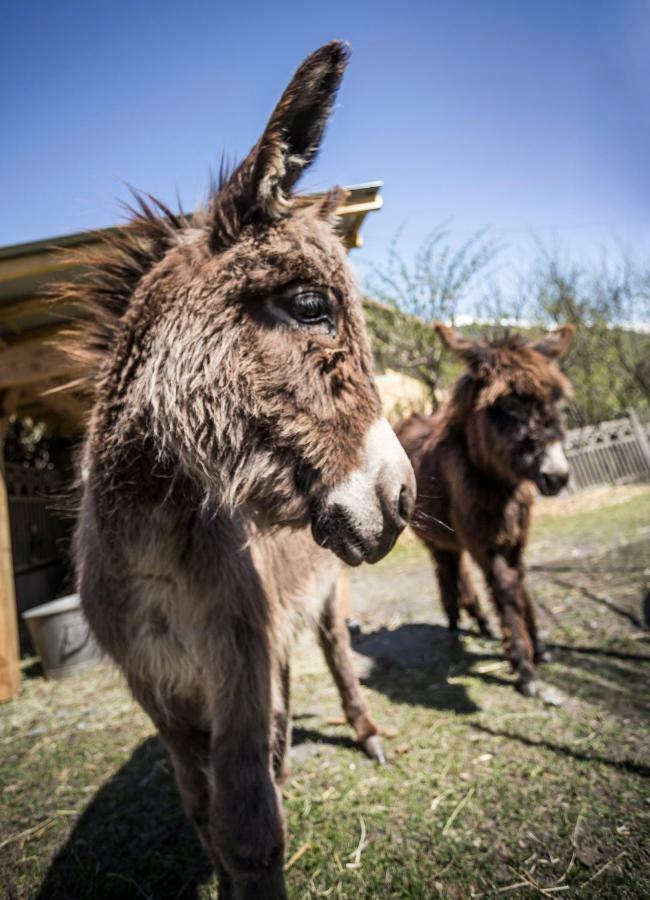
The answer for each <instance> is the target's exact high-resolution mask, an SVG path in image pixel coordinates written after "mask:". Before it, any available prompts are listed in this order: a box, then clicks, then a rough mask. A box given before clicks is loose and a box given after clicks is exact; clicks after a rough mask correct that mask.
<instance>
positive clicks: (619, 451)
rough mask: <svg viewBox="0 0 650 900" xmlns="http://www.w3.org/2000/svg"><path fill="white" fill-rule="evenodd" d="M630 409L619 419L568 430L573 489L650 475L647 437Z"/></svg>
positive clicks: (637, 418) (619, 482)
mask: <svg viewBox="0 0 650 900" xmlns="http://www.w3.org/2000/svg"><path fill="white" fill-rule="evenodd" d="M649 430H650V429H649V428H648V426H647V425H642V424H641V422H640V421H639V417H638V415H637V414H636V412H635V411H634V410H632V409H630V410H628V411H627V413H626V414H625V415H624V416H621V417H620V418H619V419H612V420H610V421H609V422H600V423H599V424H598V425H586V426H585V427H584V428H574V429H572V430H571V431H569V432H567V436H566V440H565V449H566V454H567V458H568V460H569V468H570V471H571V478H570V482H569V484H570V487H569V489H570V490H572V491H581V490H583V489H584V488H588V487H595V486H596V485H599V484H625V483H626V482H629V481H640V480H643V479H644V478H650V441H649V440H648V437H649V435H648V431H649Z"/></svg>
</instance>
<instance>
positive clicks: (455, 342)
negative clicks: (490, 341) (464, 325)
mask: <svg viewBox="0 0 650 900" xmlns="http://www.w3.org/2000/svg"><path fill="white" fill-rule="evenodd" d="M434 327H435V329H436V331H437V332H438V334H439V335H440V338H441V340H442V343H443V344H444V345H445V347H447V348H448V349H449V350H451V351H452V353H455V354H456V355H457V356H460V358H461V359H463V360H464V361H465V362H466V363H467V364H468V365H470V366H476V365H478V364H479V363H482V362H484V361H485V359H486V356H487V353H488V350H487V348H486V346H485V345H484V344H482V343H481V342H480V341H472V340H470V339H469V338H466V337H463V336H462V334H460V332H458V331H456V329H455V328H451V327H450V326H449V325H445V324H443V323H442V322H436V323H435V326H434Z"/></svg>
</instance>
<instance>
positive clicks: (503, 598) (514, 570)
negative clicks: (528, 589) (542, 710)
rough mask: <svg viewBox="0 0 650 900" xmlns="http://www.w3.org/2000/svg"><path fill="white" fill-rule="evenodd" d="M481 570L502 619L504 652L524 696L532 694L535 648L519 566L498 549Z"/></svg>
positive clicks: (535, 688) (535, 689)
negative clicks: (527, 616)
mask: <svg viewBox="0 0 650 900" xmlns="http://www.w3.org/2000/svg"><path fill="white" fill-rule="evenodd" d="M484 571H485V576H486V579H487V582H488V584H489V586H490V589H491V591H492V595H493V597H494V601H495V604H496V606H497V609H498V611H499V616H500V618H501V627H502V630H503V640H504V644H505V649H506V653H507V655H508V658H509V660H510V663H511V665H512V668H513V670H514V671H515V672H516V673H517V689H518V690H519V691H521V693H522V694H524V695H525V696H527V697H534V696H535V695H536V694H537V682H536V680H535V664H534V649H533V642H532V640H531V636H530V633H529V630H528V623H527V621H526V608H525V595H524V592H523V590H522V582H521V575H520V572H519V568H518V567H517V566H516V565H511V564H510V563H509V561H508V560H507V559H506V557H505V555H503V554H502V553H498V552H497V553H495V554H493V555H492V556H491V557H490V559H489V561H488V563H487V565H486V566H485V567H484Z"/></svg>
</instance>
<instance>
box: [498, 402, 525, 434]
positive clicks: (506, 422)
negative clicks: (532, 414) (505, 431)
mask: <svg viewBox="0 0 650 900" xmlns="http://www.w3.org/2000/svg"><path fill="white" fill-rule="evenodd" d="M490 416H491V418H492V421H493V422H494V423H495V424H496V425H497V427H499V428H507V427H509V426H510V427H512V426H515V425H523V424H524V422H526V421H527V420H528V411H527V410H526V407H525V406H524V405H523V403H521V401H519V400H517V399H516V398H515V397H505V398H504V399H503V400H499V401H498V402H497V403H495V404H494V405H493V406H491V407H490Z"/></svg>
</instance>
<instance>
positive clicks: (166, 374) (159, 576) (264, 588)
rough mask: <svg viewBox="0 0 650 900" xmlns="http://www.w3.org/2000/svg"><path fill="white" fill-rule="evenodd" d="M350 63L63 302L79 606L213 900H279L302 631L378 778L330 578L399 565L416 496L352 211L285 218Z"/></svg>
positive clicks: (327, 202)
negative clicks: (198, 206)
mask: <svg viewBox="0 0 650 900" xmlns="http://www.w3.org/2000/svg"><path fill="white" fill-rule="evenodd" d="M346 61H347V49H346V46H345V45H343V44H341V43H336V42H335V43H331V44H328V45H326V46H324V47H322V48H321V49H320V50H318V51H317V52H316V53H314V54H313V55H312V56H310V57H309V58H308V59H307V60H306V61H305V62H304V63H303V65H302V66H301V67H300V69H299V70H298V71H297V73H296V75H295V76H294V78H293V80H292V81H291V83H290V85H289V87H288V88H287V90H286V91H285V93H284V94H283V96H282V98H281V99H280V102H279V104H278V106H277V107H276V109H275V111H274V112H273V115H272V116H271V119H270V121H269V123H268V125H267V127H266V129H265V131H264V132H263V134H262V136H261V138H260V139H259V141H258V142H257V144H256V145H255V147H254V148H253V150H252V151H251V153H250V154H249V156H248V157H247V158H246V159H245V160H244V161H243V162H242V163H241V165H240V166H239V167H238V168H237V170H236V171H235V172H234V173H233V174H232V175H231V176H230V177H226V176H224V177H222V179H221V184H220V186H219V188H218V189H217V190H216V192H215V193H214V195H213V196H212V198H211V200H210V202H209V204H208V206H207V208H206V211H205V213H204V214H203V215H202V216H201V217H199V218H194V219H193V220H192V221H191V222H189V221H187V220H185V219H184V218H182V217H178V216H175V215H173V214H172V213H170V212H169V211H167V210H165V209H164V208H162V207H161V206H160V205H159V204H155V202H149V201H145V200H140V201H139V203H140V211H139V212H138V213H137V214H136V215H135V217H134V219H133V221H132V223H131V225H130V227H129V228H127V230H126V233H125V234H123V235H122V236H121V237H118V238H117V239H116V245H117V246H116V248H115V250H117V254H116V253H115V250H114V251H113V253H111V254H110V255H108V256H107V258H105V259H103V260H95V261H94V264H93V265H92V266H91V269H90V273H89V275H88V277H87V278H86V280H85V281H84V282H83V283H80V284H76V285H73V286H69V287H68V288H67V289H66V290H67V292H68V296H69V294H70V292H72V293H73V294H74V295H75V296H76V297H77V299H78V300H79V301H80V302H82V303H84V304H85V305H86V306H88V305H91V306H93V307H94V308H95V310H96V312H97V317H96V323H95V326H94V329H93V331H92V334H91V335H90V340H89V341H88V342H87V343H86V361H87V362H88V361H90V362H92V363H93V365H94V370H95V389H96V401H95V404H94V408H93V411H92V417H91V420H90V426H89V430H88V436H87V440H86V443H85V449H84V454H83V463H82V490H83V499H82V505H81V513H80V516H79V524H78V528H77V535H76V559H77V566H78V578H79V587H80V591H81V596H82V599H83V606H84V609H85V612H86V615H87V617H88V619H89V621H90V623H91V625H92V628H93V629H94V631H95V633H96V635H97V637H98V639H99V641H100V643H101V644H102V646H103V647H104V649H105V650H106V651H107V652H108V654H110V656H111V657H113V659H114V660H115V661H116V662H117V664H118V665H119V666H120V667H121V668H122V669H123V671H124V673H125V675H126V678H127V679H128V683H129V685H130V687H131V690H132V691H133V694H134V695H135V697H136V698H137V700H138V701H139V702H140V703H141V704H142V706H143V707H144V709H145V710H146V711H147V713H148V714H149V715H150V716H151V718H152V719H153V721H154V722H155V724H156V726H157V728H158V730H159V732H160V735H161V737H162V739H163V740H164V741H165V743H166V744H167V746H168V747H169V751H170V753H171V758H172V760H173V764H174V768H175V772H176V778H177V782H178V787H179V789H180V793H181V797H182V800H183V803H184V806H185V809H186V811H187V814H188V816H189V817H190V818H191V819H192V821H193V822H194V824H195V825H196V827H197V829H198V831H199V834H200V836H201V838H202V841H203V843H204V845H205V847H206V848H207V851H208V852H209V854H210V856H211V858H212V860H213V861H214V864H215V866H216V867H217V869H218V872H219V878H220V891H221V893H220V896H222V897H236V898H250V900H252V898H256V900H259V898H274V900H275V898H281V897H285V887H284V879H283V874H282V857H283V846H284V838H283V813H282V803H281V798H280V794H279V791H278V787H277V783H278V781H279V780H280V778H281V776H282V775H283V774H285V773H286V752H287V746H288V744H289V743H290V734H289V723H290V715H289V655H290V646H291V642H292V637H293V634H294V632H295V631H296V629H297V628H298V627H299V626H300V625H302V624H303V623H305V622H312V623H314V624H315V625H316V627H317V628H318V633H319V637H320V641H321V644H322V647H323V650H324V652H325V656H326V658H327V662H328V663H329V666H330V668H331V670H332V672H333V674H334V677H335V679H336V682H337V685H338V688H339V690H340V693H341V698H342V701H343V706H344V709H345V713H346V716H347V718H348V721H349V722H350V724H351V726H352V727H353V729H354V730H355V733H356V736H357V738H358V740H359V742H360V743H361V744H363V745H364V746H365V747H366V749H367V750H368V752H370V753H371V754H374V755H375V756H379V755H380V754H381V750H380V748H379V746H378V742H377V738H376V734H377V728H376V726H375V724H374V723H373V721H372V719H371V717H370V715H369V712H368V709H367V705H366V702H365V700H364V699H363V697H362V695H361V692H360V689H359V684H358V682H357V679H356V676H355V674H354V672H353V669H352V666H351V662H350V655H349V644H348V637H347V632H346V629H345V627H344V625H343V624H342V623H341V621H340V620H339V617H338V614H337V602H336V582H337V577H338V575H339V572H340V570H341V567H342V563H341V560H344V561H345V562H346V563H349V564H351V565H357V564H359V563H361V562H363V561H369V562H374V561H376V560H378V559H380V558H381V557H382V556H384V554H386V553H387V552H388V551H389V550H390V549H391V547H392V546H393V543H394V542H395V539H396V537H397V535H398V534H399V532H400V531H401V530H402V528H403V527H404V525H405V521H406V519H407V518H408V516H409V513H410V512H411V511H412V509H413V505H414V500H415V481H414V477H413V472H412V469H411V466H410V464H409V462H408V459H407V457H406V455H405V453H404V451H403V450H402V448H401V447H400V445H399V443H398V441H397V439H396V438H395V436H394V434H393V432H392V431H391V429H390V427H389V426H388V424H387V422H386V421H385V420H384V419H382V418H381V414H380V405H379V398H378V395H377V391H376V388H375V385H374V382H373V379H372V374H371V368H372V362H371V355H370V350H369V345H368V339H367V336H366V331H365V326H364V321H363V315H362V307H361V300H360V295H359V292H358V289H357V287H356V286H355V282H354V279H353V277H352V274H351V270H350V268H349V265H348V262H347V258H346V254H345V251H344V249H343V247H342V245H341V242H340V240H339V239H338V238H337V236H336V235H335V232H334V231H333V228H332V217H333V211H334V210H335V208H336V207H337V205H338V204H339V203H340V199H341V198H340V194H339V192H338V191H335V192H332V193H331V194H329V195H328V196H327V197H325V199H322V200H320V201H318V202H316V203H313V204H309V203H306V202H305V201H304V200H303V201H298V200H296V199H294V198H293V197H292V190H293V187H294V185H295V183H296V181H297V180H298V178H299V176H300V175H301V173H302V172H303V171H304V169H305V168H306V167H307V166H308V165H309V163H310V162H311V161H312V159H313V157H314V155H315V154H316V151H317V149H318V146H319V143H320V140H321V137H322V134H323V130H324V127H325V123H326V120H327V118H328V116H329V114H330V111H331V108H332V104H333V101H334V98H335V95H336V91H337V89H338V87H339V83H340V81H341V77H342V75H343V71H344V68H345V64H346Z"/></svg>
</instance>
